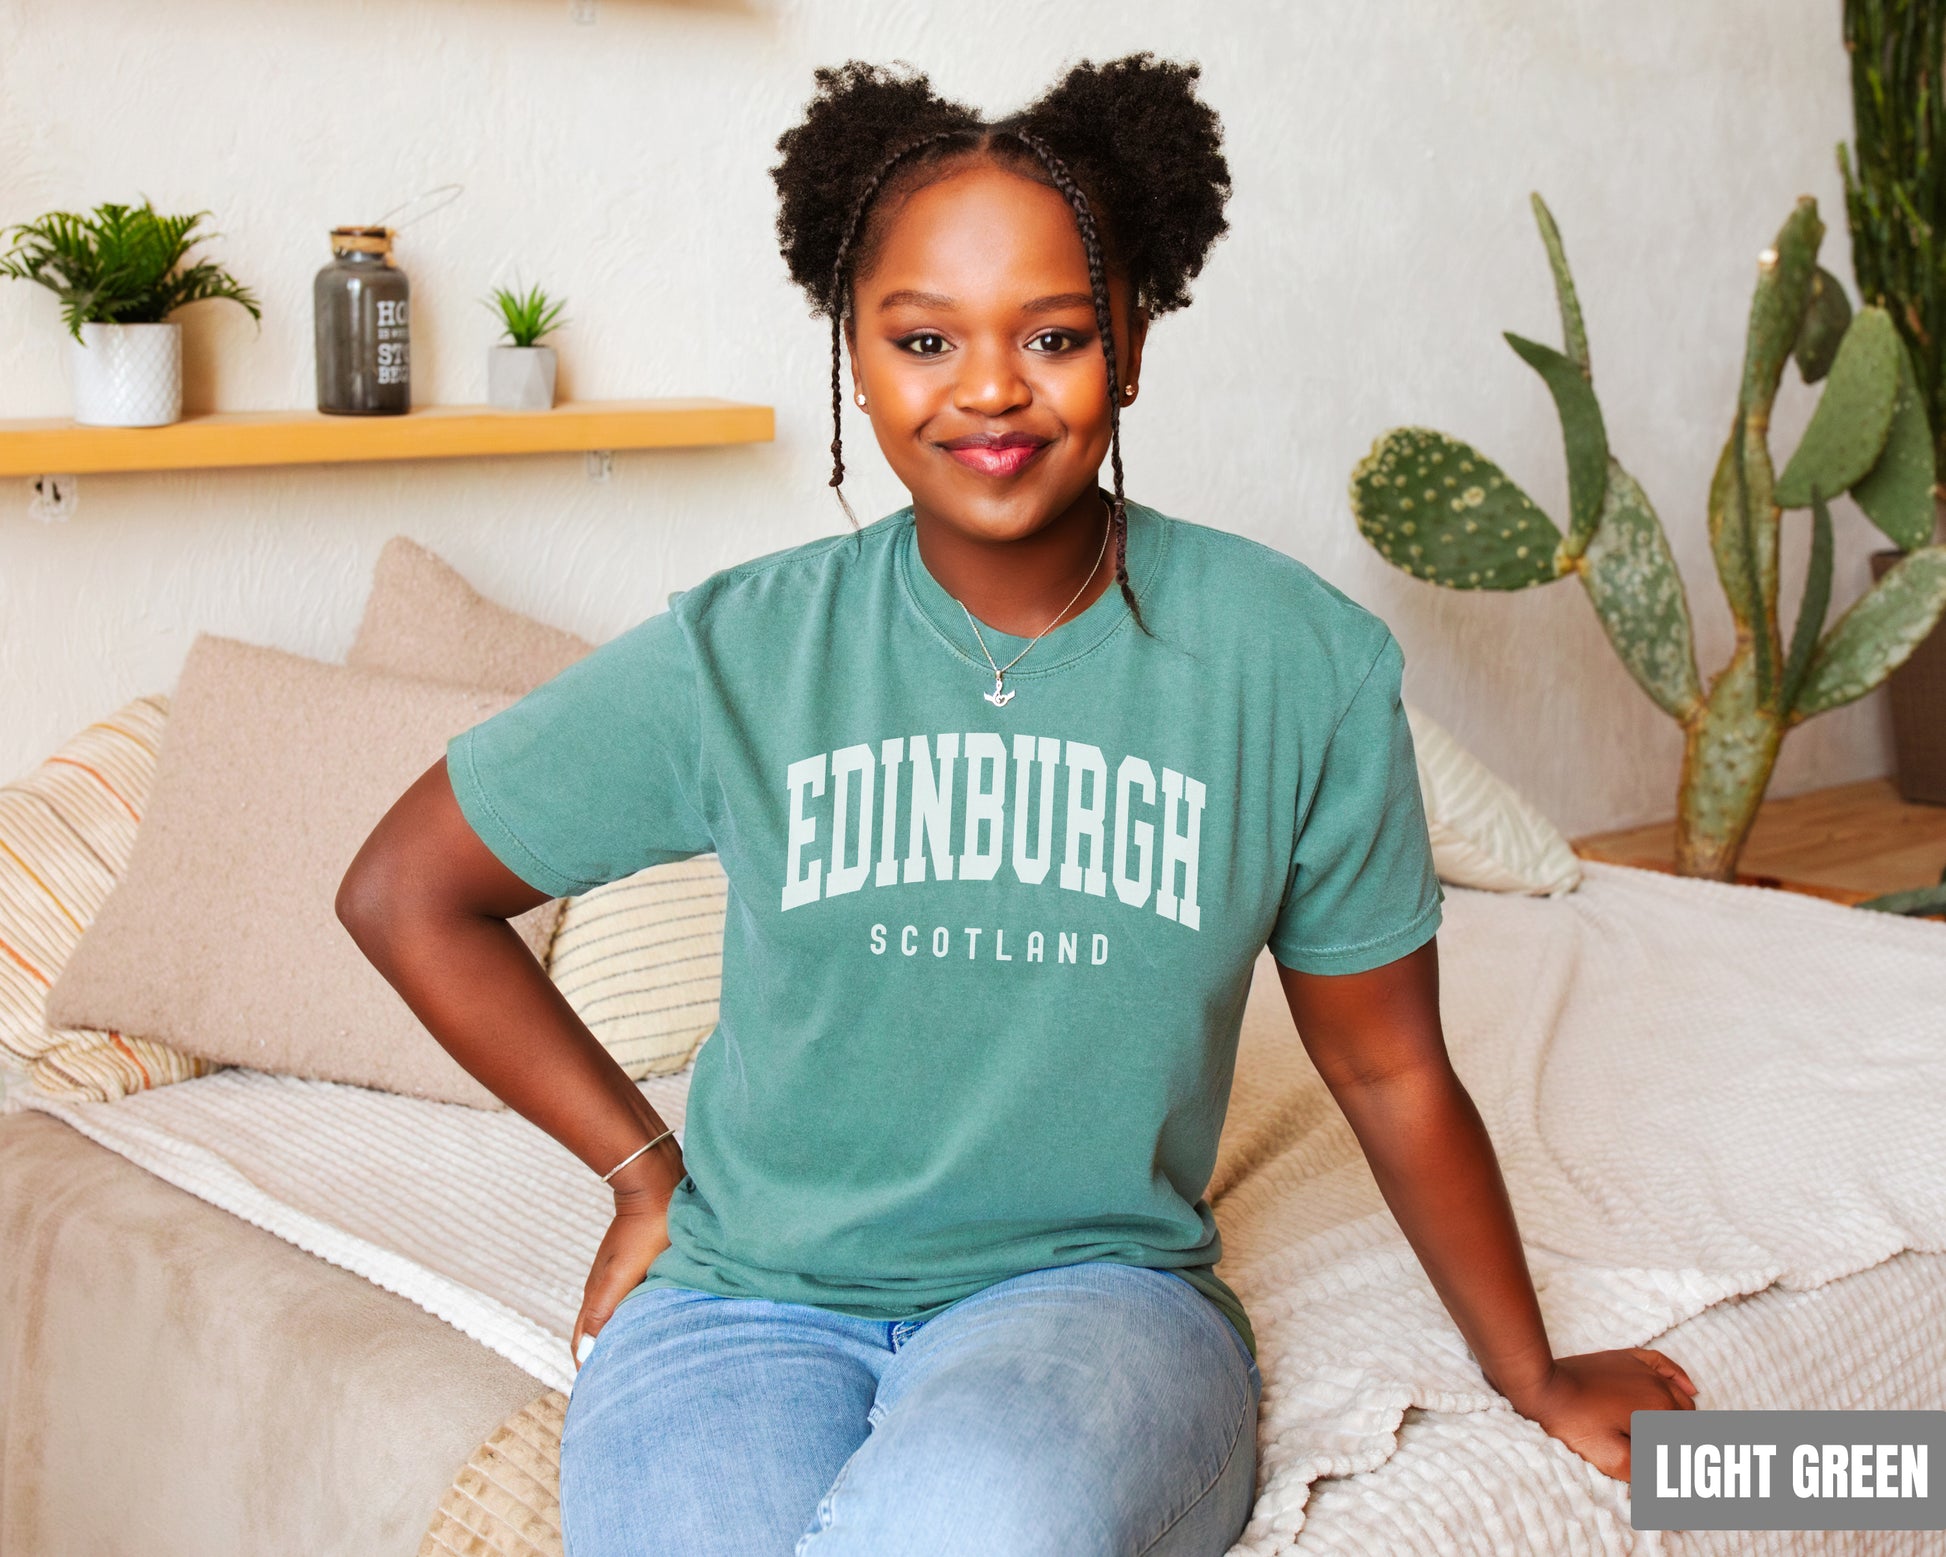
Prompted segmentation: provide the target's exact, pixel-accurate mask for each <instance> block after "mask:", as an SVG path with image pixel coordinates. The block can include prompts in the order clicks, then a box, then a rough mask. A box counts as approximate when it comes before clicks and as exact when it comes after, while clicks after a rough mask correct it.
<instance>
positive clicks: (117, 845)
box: [0, 696, 212, 1102]
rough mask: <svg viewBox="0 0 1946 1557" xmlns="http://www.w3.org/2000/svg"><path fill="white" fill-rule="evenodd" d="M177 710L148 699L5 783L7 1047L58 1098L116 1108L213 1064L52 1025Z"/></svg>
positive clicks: (0, 997)
mask: <svg viewBox="0 0 1946 1557" xmlns="http://www.w3.org/2000/svg"><path fill="white" fill-rule="evenodd" d="M168 710H169V704H168V699H166V698H164V697H160V696H153V697H138V698H136V699H135V700H134V701H133V702H131V703H128V704H127V705H125V706H124V707H122V708H119V709H117V710H116V711H115V712H114V713H112V714H110V715H109V716H108V717H107V718H106V719H98V720H96V721H95V722H94V723H93V724H91V725H89V726H88V728H87V729H85V730H83V731H81V732H80V734H78V735H76V736H75V737H74V738H73V739H71V740H69V741H68V742H67V743H66V744H65V745H63V746H62V747H61V748H60V750H59V751H57V752H55V753H54V755H53V756H51V757H49V758H48V759H47V760H46V761H45V762H43V763H42V764H41V765H40V766H39V767H38V768H36V769H35V770H34V771H33V772H31V773H28V774H25V775H23V776H22V777H21V778H18V779H16V780H15V781H14V782H13V783H11V784H8V785H5V786H4V787H0V1050H3V1051H4V1052H5V1054H6V1056H7V1058H8V1059H9V1060H11V1061H15V1062H18V1064H19V1066H20V1067H22V1068H23V1069H24V1070H25V1071H26V1072H27V1074H28V1075H29V1076H30V1077H31V1080H32V1083H33V1085H34V1086H35V1087H36V1088H37V1089H39V1090H40V1091H43V1092H47V1093H51V1094H53V1095H54V1096H57V1097H78V1098H90V1099H95V1100H98V1101H104V1102H105V1101H108V1100H110V1099H113V1098H118V1097H122V1096H125V1095H126V1094H128V1093H130V1092H139V1091H141V1090H143V1089H144V1088H147V1087H159V1086H162V1085H164V1084H165V1083H167V1082H171V1081H184V1080H187V1079H188V1078H189V1077H191V1076H200V1075H202V1074H203V1073H205V1072H206V1071H208V1070H210V1069H211V1068H212V1067H211V1065H210V1063H209V1062H208V1061H207V1060H203V1059H198V1058H195V1057H193V1056H191V1055H188V1054H183V1053H179V1052H177V1051H176V1050H174V1049H170V1048H168V1047H166V1046H164V1045H162V1044H159V1043H154V1042H151V1041H150V1040H148V1039H146V1038H135V1037H130V1036H128V1035H127V1034H125V1033H122V1032H118V1031H108V1032H94V1031H87V1030H79V1029H76V1030H58V1029H57V1030H53V1031H50V1030H49V1028H48V1025H47V993H48V990H49V989H50V988H51V987H52V986H53V984H54V981H55V980H56V979H57V978H58V977H59V976H60V974H61V971H62V969H63V968H65V967H66V966H67V963H68V959H69V957H70V956H72V955H73V952H74V949H75V947H76V946H77V945H78V944H79V943H80V941H81V938H82V933H83V932H84V931H85V930H86V929H87V928H88V927H89V925H91V924H92V923H93V922H94V919H95V915H96V914H97V913H98V912H99V911H100V909H101V905H102V903H103V902H104V901H106V899H107V898H108V895H109V893H110V892H112V891H113V890H114V887H115V883H116V881H117V880H119V879H120V877H121V874H122V872H123V870H124V869H125V868H126V867H127V865H128V857H129V852H130V850H131V849H133V847H134V845H135V836H136V824H137V823H138V822H139V821H140V820H141V817H142V814H143V812H144V811H145V810H146V809H147V807H148V802H149V786H150V783H151V781H152V780H153V779H154V777H155V764H156V752H157V749H158V748H159V746H160V744H161V740H162V729H163V722H164V719H165V718H166V716H167V714H168Z"/></svg>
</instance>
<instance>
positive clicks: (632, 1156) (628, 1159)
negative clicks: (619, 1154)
mask: <svg viewBox="0 0 1946 1557" xmlns="http://www.w3.org/2000/svg"><path fill="white" fill-rule="evenodd" d="M675 1133H676V1132H675V1130H674V1128H673V1127H672V1128H670V1129H667V1130H664V1131H663V1132H662V1134H660V1135H658V1136H657V1137H656V1138H655V1140H654V1141H650V1142H648V1143H647V1145H643V1146H638V1147H636V1148H635V1150H634V1151H632V1152H630V1153H629V1154H628V1155H627V1156H626V1157H624V1158H623V1159H622V1160H621V1161H620V1162H618V1163H616V1164H615V1166H614V1167H612V1168H610V1169H609V1170H608V1171H607V1172H606V1173H604V1174H603V1175H602V1176H601V1181H602V1183H604V1184H606V1183H607V1182H608V1181H609V1180H610V1179H612V1178H613V1177H614V1176H615V1175H616V1174H617V1173H620V1172H621V1171H622V1169H624V1168H626V1167H627V1166H628V1165H629V1164H630V1163H631V1162H633V1161H635V1159H636V1158H637V1157H639V1156H641V1155H642V1153H644V1152H645V1151H647V1150H648V1149H649V1147H650V1146H654V1145H655V1144H656V1142H657V1141H666V1140H667V1139H668V1138H669V1137H670V1136H672V1135H674V1134H675Z"/></svg>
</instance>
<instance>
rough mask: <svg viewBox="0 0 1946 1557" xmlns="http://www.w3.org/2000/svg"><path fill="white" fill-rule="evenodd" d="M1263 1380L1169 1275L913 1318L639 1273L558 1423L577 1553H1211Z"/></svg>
mask: <svg viewBox="0 0 1946 1557" xmlns="http://www.w3.org/2000/svg"><path fill="white" fill-rule="evenodd" d="M1262 1391H1263V1381H1262V1378H1261V1377H1260V1376H1259V1374H1258V1372H1257V1366H1256V1364H1255V1363H1254V1362H1253V1361H1251V1359H1250V1354H1249V1352H1248V1351H1247V1350H1246V1349H1245V1347H1244V1344H1243V1338H1242V1337H1241V1336H1240V1335H1238V1333H1237V1331H1236V1328H1235V1326H1233V1325H1232V1324H1231V1323H1230V1322H1229V1320H1227V1319H1226V1318H1224V1317H1223V1313H1222V1311H1221V1310H1220V1309H1218V1308H1217V1307H1216V1305H1215V1304H1214V1303H1212V1302H1211V1301H1210V1300H1209V1299H1208V1298H1206V1297H1205V1296H1203V1294H1202V1293H1201V1292H1199V1291H1197V1290H1196V1289H1195V1288H1194V1287H1192V1286H1191V1285H1190V1284H1189V1283H1188V1282H1187V1281H1185V1280H1184V1279H1183V1278H1182V1277H1180V1276H1177V1275H1175V1274H1174V1273H1173V1272H1170V1271H1162V1270H1149V1269H1145V1268H1143V1267H1141V1266H1134V1265H1118V1264H1113V1263H1108V1262H1094V1263H1089V1264H1084V1265H1063V1266H1056V1267H1053V1268H1051V1269H1047V1270H1035V1271H1029V1272H1027V1273H1026V1274H1024V1275H1020V1276H1014V1277H1010V1278H1009V1279H1007V1280H1005V1281H1000V1282H996V1283H994V1284H993V1285H992V1286H989V1287H987V1288H985V1289H983V1290H982V1291H979V1292H976V1293H974V1294H973V1295H972V1296H971V1297H968V1298H964V1299H962V1300H961V1301H959V1302H957V1303H955V1304H953V1305H952V1306H951V1307H950V1308H947V1309H944V1310H942V1311H941V1312H939V1313H938V1314H935V1315H934V1316H933V1317H932V1318H931V1319H928V1320H924V1321H922V1322H920V1323H917V1324H914V1323H912V1322H911V1321H909V1320H901V1321H899V1322H897V1323H891V1322H887V1321H883V1320H874V1319H855V1318H852V1317H851V1316H849V1315H846V1314H839V1313H834V1312H832V1311H831V1310H829V1309H824V1308H817V1307H813V1306H810V1305H806V1304H800V1303H777V1302H771V1301H769V1300H767V1299H760V1298H726V1297H718V1296H716V1295H714V1294H712V1293H707V1292H698V1291H694V1290H692V1289H690V1288H686V1287H650V1288H647V1289H645V1290H642V1291H638V1292H635V1293H633V1294H631V1295H630V1296H629V1297H627V1298H625V1299H623V1301H622V1302H621V1303H620V1304H619V1305H618V1306H617V1307H616V1309H615V1312H614V1313H613V1314H612V1315H611V1316H610V1317H609V1320H608V1323H607V1324H605V1325H604V1326H602V1329H601V1333H600V1334H599V1335H598V1336H597V1337H596V1338H595V1344H594V1346H593V1347H592V1348H591V1349H590V1351H589V1352H588V1355H587V1358H586V1360H585V1361H584V1362H583V1363H582V1365H581V1371H580V1372H579V1373H578V1374H577V1375H576V1377H575V1381H574V1389H573V1392H572V1393H571V1395H570V1397H569V1400H568V1410H567V1420H566V1423H565V1426H564V1428H563V1431H562V1434H561V1534H562V1538H563V1542H564V1545H565V1548H566V1552H567V1557H624V1554H626V1557H787V1554H795V1557H860V1554H867V1553H869V1554H872V1557H920V1554H924V1557H957V1554H961V1553H964V1554H967V1557H1039V1554H1043V1553H1045V1554H1047V1557H1090V1554H1094V1553H1100V1554H1103V1557H1107V1554H1110V1553H1114V1554H1117V1557H1121V1554H1127V1557H1135V1554H1138V1553H1139V1554H1143V1557H1220V1554H1221V1553H1223V1552H1225V1551H1227V1550H1228V1549H1229V1547H1230V1546H1231V1545H1232V1544H1233V1543H1234V1542H1235V1540H1236V1538H1237V1536H1238V1535H1239V1534H1240V1533H1241V1531H1242V1529H1243V1526H1244V1524H1245V1522H1246V1521H1247V1519H1248V1518H1249V1514H1250V1506H1251V1503H1252V1501H1253V1499H1254V1496H1255V1490H1256V1488H1255V1482H1256V1462H1257V1405H1258V1401H1259V1399H1260V1397H1261V1395H1262Z"/></svg>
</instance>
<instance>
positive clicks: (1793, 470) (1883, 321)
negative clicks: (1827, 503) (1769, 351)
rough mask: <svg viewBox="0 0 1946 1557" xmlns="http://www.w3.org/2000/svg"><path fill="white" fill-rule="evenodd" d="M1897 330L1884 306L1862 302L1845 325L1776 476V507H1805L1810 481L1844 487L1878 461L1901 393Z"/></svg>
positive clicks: (1821, 487)
mask: <svg viewBox="0 0 1946 1557" xmlns="http://www.w3.org/2000/svg"><path fill="white" fill-rule="evenodd" d="M1899 355H1900V348H1899V332H1898V329H1897V328H1896V327H1895V326H1894V325H1893V323H1892V316H1891V315H1890V314H1888V313H1887V312H1886V311H1885V310H1884V309H1883V308H1863V309H1860V310H1859V311H1858V313H1857V315H1856V316H1855V317H1854V318H1853V319H1852V321H1851V328H1849V329H1848V330H1846V331H1845V338H1844V340H1843V342H1842V343H1841V344H1840V345H1839V347H1838V357H1837V360H1836V361H1835V362H1833V363H1832V365H1831V375H1830V378H1829V380H1828V381H1827V382H1826V384H1825V386H1824V393H1823V394H1822V395H1821V396H1819V398H1818V408H1817V410H1815V411H1814V412H1812V413H1811V425H1810V426H1808V427H1806V428H1805V429H1804V439H1803V441H1802V442H1801V443H1799V444H1798V446H1797V452H1796V453H1795V454H1793V455H1792V456H1791V458H1790V463H1789V464H1787V465H1786V466H1785V467H1784V473H1783V474H1782V475H1781V476H1779V477H1778V478H1777V490H1776V494H1775V496H1776V502H1777V506H1778V507H1779V508H1808V507H1809V506H1810V503H1811V487H1812V486H1813V484H1815V485H1816V486H1817V487H1818V489H1819V490H1820V491H1823V492H1832V493H1836V492H1843V491H1845V490H1847V489H1848V488H1849V487H1851V486H1852V484H1853V483H1855V482H1856V481H1857V480H1858V479H1859V478H1860V477H1861V476H1863V475H1864V474H1865V473H1866V472H1867V471H1868V470H1870V469H1871V468H1872V466H1873V465H1874V464H1875V463H1876V462H1877V460H1878V457H1879V452H1880V451H1881V450H1882V449H1884V447H1885V439H1886V434H1887V433H1888V432H1889V431H1890V430H1891V427H1892V409H1893V407H1894V405H1895V404H1896V403H1897V401H1898V395H1899Z"/></svg>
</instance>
